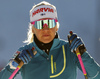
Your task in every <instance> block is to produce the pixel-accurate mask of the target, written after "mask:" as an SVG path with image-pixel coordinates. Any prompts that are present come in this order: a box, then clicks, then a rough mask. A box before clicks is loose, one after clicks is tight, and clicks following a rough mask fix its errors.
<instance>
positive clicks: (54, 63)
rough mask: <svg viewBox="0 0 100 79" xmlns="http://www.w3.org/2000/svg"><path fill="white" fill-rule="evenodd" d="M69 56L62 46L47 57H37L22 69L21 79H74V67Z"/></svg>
mask: <svg viewBox="0 0 100 79" xmlns="http://www.w3.org/2000/svg"><path fill="white" fill-rule="evenodd" d="M69 56H70V55H68V50H67V49H66V48H65V47H64V46H62V47H61V48H59V49H55V50H53V51H51V52H50V54H49V56H45V55H39V56H38V57H36V58H35V59H32V61H31V62H29V64H27V65H26V66H25V67H24V72H23V75H24V77H25V78H23V79H27V78H28V79H32V78H35V79H41V78H42V79H66V78H68V77H69V78H68V79H74V78H75V75H76V66H75V64H74V63H73V60H72V58H71V57H69ZM70 77H71V78H70ZM72 77H73V78H72Z"/></svg>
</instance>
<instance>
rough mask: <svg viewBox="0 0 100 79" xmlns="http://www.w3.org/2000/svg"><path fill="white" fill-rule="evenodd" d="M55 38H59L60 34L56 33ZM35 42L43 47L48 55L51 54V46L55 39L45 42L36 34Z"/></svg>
mask: <svg viewBox="0 0 100 79" xmlns="http://www.w3.org/2000/svg"><path fill="white" fill-rule="evenodd" d="M55 38H58V34H57V33H56V35H55ZM34 42H35V43H36V45H37V46H38V47H39V48H40V49H41V50H43V51H44V52H46V53H47V54H48V55H49V51H50V49H51V46H52V44H53V40H52V41H51V42H50V43H43V42H40V41H39V40H38V39H37V37H36V35H35V34H34Z"/></svg>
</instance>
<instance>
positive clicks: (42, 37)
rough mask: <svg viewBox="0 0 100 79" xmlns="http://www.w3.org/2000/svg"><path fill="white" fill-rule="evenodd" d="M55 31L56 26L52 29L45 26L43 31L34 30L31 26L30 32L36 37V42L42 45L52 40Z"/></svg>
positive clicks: (56, 29)
mask: <svg viewBox="0 0 100 79" xmlns="http://www.w3.org/2000/svg"><path fill="white" fill-rule="evenodd" d="M57 31H58V28H57V26H55V27H54V28H48V27H47V25H45V26H44V27H43V29H36V28H35V27H34V25H33V28H32V32H33V33H34V34H35V35H36V37H37V38H38V40H39V41H41V42H43V43H49V42H51V41H52V40H53V39H54V37H55V34H56V32H57Z"/></svg>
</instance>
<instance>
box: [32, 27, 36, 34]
mask: <svg viewBox="0 0 100 79" xmlns="http://www.w3.org/2000/svg"><path fill="white" fill-rule="evenodd" d="M32 33H33V34H34V33H35V32H34V27H33V26H32Z"/></svg>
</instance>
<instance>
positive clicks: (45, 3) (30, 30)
mask: <svg viewBox="0 0 100 79" xmlns="http://www.w3.org/2000/svg"><path fill="white" fill-rule="evenodd" d="M41 5H50V6H52V7H54V8H56V7H55V6H53V5H51V4H50V3H48V2H46V1H42V2H41V3H39V4H37V5H34V6H33V8H32V9H34V8H36V7H38V6H41ZM32 9H31V10H32ZM31 10H30V11H31ZM57 28H59V22H57ZM32 29H33V25H32V24H31V23H29V28H28V32H27V39H26V40H25V41H24V43H28V44H29V43H32V42H33V38H34V33H33V32H32Z"/></svg>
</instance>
